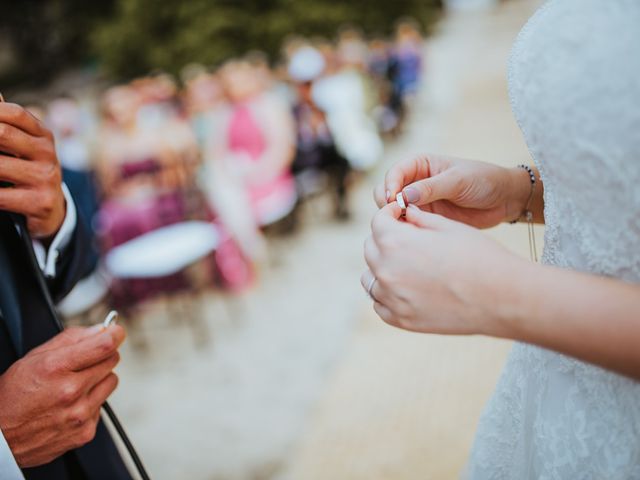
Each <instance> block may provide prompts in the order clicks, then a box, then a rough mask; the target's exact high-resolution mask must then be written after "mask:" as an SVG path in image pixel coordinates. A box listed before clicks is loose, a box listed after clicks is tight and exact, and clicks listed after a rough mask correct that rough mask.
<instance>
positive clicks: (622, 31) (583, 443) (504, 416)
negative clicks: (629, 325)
mask: <svg viewBox="0 0 640 480" xmlns="http://www.w3.org/2000/svg"><path fill="white" fill-rule="evenodd" d="M509 83H510V95H511V101H512V107H513V111H514V113H515V116H516V118H517V120H518V123H519V125H520V128H521V129H522V132H523V134H524V137H525V140H526V142H527V144H528V146H529V149H530V152H531V155H532V157H533V159H534V161H535V163H536V165H538V167H539V168H540V172H541V175H542V179H543V181H544V193H545V219H546V232H545V249H544V255H543V262H544V263H546V264H551V265H556V266H559V267H562V268H570V269H574V270H580V271H585V272H590V273H593V274H597V275H606V276H610V277H615V278H619V279H623V280H626V281H629V282H640V0H551V1H549V2H547V3H546V4H545V5H544V6H543V7H542V8H541V9H540V10H539V11H538V12H537V13H536V14H535V15H534V16H533V17H532V19H531V20H530V21H529V23H528V24H527V25H526V26H525V27H524V29H523V30H522V32H521V33H520V35H519V37H518V39H517V41H516V43H515V46H514V48H513V52H512V56H511V61H510V71H509ZM539 300H540V301H541V302H544V299H543V298H541V299H539ZM638 321H639V322H640V312H638ZM576 334H578V333H576ZM638 348H640V345H638ZM466 476H467V477H468V478H469V479H472V480H478V479H517V480H523V479H563V480H564V479H568V480H583V479H584V480H600V479H603V480H604V479H606V480H618V479H619V480H623V479H624V480H628V479H640V383H637V382H634V381H632V380H630V379H628V378H625V377H622V376H619V375H616V374H614V373H611V372H608V371H605V370H603V369H601V368H598V367H595V366H593V365H588V364H585V363H583V362H580V361H577V360H575V359H572V358H568V357H566V356H563V355H560V354H557V353H554V352H550V351H548V350H544V349H541V348H537V347H533V346H530V345H524V344H516V345H515V346H514V348H513V351H512V353H511V355H510V357H509V359H508V362H507V365H506V367H505V370H504V372H503V374H502V377H501V379H500V381H499V383H498V386H497V389H496V392H495V394H494V396H493V398H492V400H491V401H490V402H489V404H488V406H487V408H486V410H485V413H484V414H483V416H482V419H481V421H480V425H479V427H478V433H477V436H476V441H475V445H474V447H473V450H472V454H471V457H470V460H469V465H468V468H467V472H466Z"/></svg>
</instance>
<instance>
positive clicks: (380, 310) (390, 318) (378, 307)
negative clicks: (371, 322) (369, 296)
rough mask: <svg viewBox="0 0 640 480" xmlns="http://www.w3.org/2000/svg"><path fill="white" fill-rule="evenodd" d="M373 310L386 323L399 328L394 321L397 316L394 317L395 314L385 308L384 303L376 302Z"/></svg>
mask: <svg viewBox="0 0 640 480" xmlns="http://www.w3.org/2000/svg"><path fill="white" fill-rule="evenodd" d="M373 309H374V310H375V312H376V313H377V314H378V316H379V317H380V318H381V319H382V320H383V321H384V322H385V323H388V324H389V325H392V326H394V327H397V326H398V325H397V324H396V322H395V321H394V319H395V316H394V315H393V313H392V312H391V310H390V309H389V308H387V307H385V306H384V305H383V304H382V303H380V302H374V303H373Z"/></svg>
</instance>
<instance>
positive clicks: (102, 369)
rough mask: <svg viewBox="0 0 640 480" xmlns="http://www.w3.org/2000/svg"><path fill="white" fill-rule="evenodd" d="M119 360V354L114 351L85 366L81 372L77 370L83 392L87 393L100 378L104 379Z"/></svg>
mask: <svg viewBox="0 0 640 480" xmlns="http://www.w3.org/2000/svg"><path fill="white" fill-rule="evenodd" d="M119 362H120V354H119V353H118V352H115V353H114V354H113V355H111V356H110V357H109V358H107V359H106V360H104V361H102V362H100V363H98V364H96V365H93V366H92V367H89V368H86V369H85V370H82V371H81V372H78V375H80V376H81V377H82V380H81V382H82V385H83V388H82V391H83V392H85V393H89V392H90V391H91V390H93V388H94V387H95V386H96V385H98V384H99V383H100V382H102V380H104V379H105V378H106V377H107V376H109V374H110V373H111V372H112V371H113V369H114V368H116V366H117V365H118V363H119Z"/></svg>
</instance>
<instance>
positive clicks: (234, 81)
mask: <svg viewBox="0 0 640 480" xmlns="http://www.w3.org/2000/svg"><path fill="white" fill-rule="evenodd" d="M256 73H257V72H256V70H255V68H254V67H252V65H251V64H249V63H248V62H246V61H232V62H229V63H227V64H226V65H225V66H224V67H223V68H222V70H221V72H220V76H221V80H222V84H223V87H224V90H225V93H226V95H227V98H228V100H229V103H228V105H227V107H226V109H225V111H224V112H223V113H222V117H221V123H220V132H219V134H218V135H213V136H211V138H210V142H209V145H208V146H207V149H206V156H207V160H208V162H209V165H208V170H209V176H208V177H207V179H206V182H207V183H208V187H209V191H210V193H211V195H212V197H213V198H214V203H216V204H217V205H218V206H219V212H220V215H221V216H222V218H223V220H224V222H225V224H227V225H228V226H229V227H230V228H231V229H232V231H233V232H234V233H235V235H236V236H237V237H238V240H239V242H240V244H241V245H242V246H243V249H244V251H245V252H246V253H247V254H249V255H250V256H252V257H255V256H258V257H259V256H261V255H262V254H263V250H264V247H263V245H262V240H261V236H260V234H259V228H260V227H262V226H266V225H268V224H270V223H272V222H273V221H274V220H277V219H278V218H279V216H280V215H281V212H285V211H287V210H289V211H290V210H291V209H292V208H293V206H294V205H295V202H296V198H297V196H296V189H295V183H294V180H293V176H292V175H291V173H290V169H291V162H292V160H293V154H294V126H293V120H292V118H291V115H290V113H289V111H288V109H287V107H286V105H285V104H283V103H282V102H281V101H280V100H279V99H278V98H277V97H276V96H275V95H273V94H270V93H269V92H267V91H266V88H265V86H266V85H265V82H264V78H263V77H261V76H260V75H257V74H256Z"/></svg>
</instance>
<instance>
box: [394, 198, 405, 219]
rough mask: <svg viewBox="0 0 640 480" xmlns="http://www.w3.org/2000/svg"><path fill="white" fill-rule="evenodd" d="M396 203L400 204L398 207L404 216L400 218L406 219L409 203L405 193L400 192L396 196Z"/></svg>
mask: <svg viewBox="0 0 640 480" xmlns="http://www.w3.org/2000/svg"><path fill="white" fill-rule="evenodd" d="M396 202H398V205H399V206H400V208H401V209H402V214H401V215H400V216H401V217H405V216H406V215H407V202H406V200H405V199H404V192H398V194H397V195H396Z"/></svg>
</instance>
